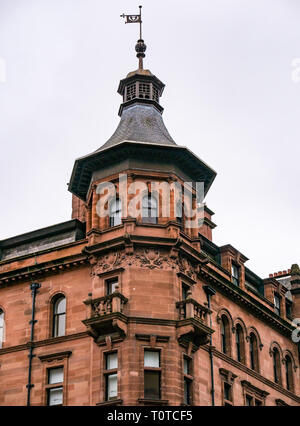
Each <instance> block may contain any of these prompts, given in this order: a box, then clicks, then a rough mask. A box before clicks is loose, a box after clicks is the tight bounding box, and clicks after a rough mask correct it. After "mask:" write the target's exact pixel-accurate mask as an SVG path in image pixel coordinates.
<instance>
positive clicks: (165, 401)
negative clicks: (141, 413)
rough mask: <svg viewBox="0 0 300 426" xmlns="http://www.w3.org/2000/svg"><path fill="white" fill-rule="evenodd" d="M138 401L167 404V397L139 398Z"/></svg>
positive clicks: (145, 403) (150, 403)
mask: <svg viewBox="0 0 300 426" xmlns="http://www.w3.org/2000/svg"><path fill="white" fill-rule="evenodd" d="M138 402H139V403H140V404H143V405H168V404H169V400H168V399H148V398H139V399H138Z"/></svg>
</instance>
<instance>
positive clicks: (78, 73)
mask: <svg viewBox="0 0 300 426" xmlns="http://www.w3.org/2000/svg"><path fill="white" fill-rule="evenodd" d="M141 3H142V4H143V6H144V8H143V21H144V34H143V35H144V39H145V42H146V44H147V46H148V49H147V52H146V54H147V55H146V60H145V66H146V68H149V69H150V70H151V71H152V72H153V73H154V74H156V75H157V76H158V78H160V79H161V80H162V81H163V82H164V83H165V84H166V89H165V92H164V94H163V97H162V100H161V103H162V105H163V106H164V108H165V111H164V114H163V116H164V121H165V124H166V126H167V128H168V130H169V132H170V134H171V136H172V137H173V138H174V140H175V141H176V142H177V143H178V144H179V145H185V146H188V147H189V148H190V149H191V150H192V151H193V152H194V153H195V154H196V155H197V156H199V157H200V158H201V159H203V160H204V161H205V162H206V163H208V164H209V165H210V166H211V167H212V168H213V169H215V170H216V171H217V172H218V175H217V178H216V180H215V182H214V184H213V185H212V187H211V189H210V192H209V194H208V196H207V198H206V201H207V204H208V206H209V207H210V208H211V209H212V210H213V211H215V213H216V214H215V216H214V217H213V220H214V221H215V222H216V223H217V225H218V227H217V228H216V229H215V230H214V241H215V242H216V243H217V244H227V243H230V244H232V245H233V246H235V247H236V248H237V249H238V250H240V251H241V252H242V253H243V254H245V255H246V256H247V257H249V258H250V260H249V261H248V262H247V266H248V267H249V268H250V269H252V270H253V271H254V272H256V273H257V274H258V275H260V276H262V277H265V276H267V275H268V274H269V273H270V272H275V271H279V270H283V269H286V268H289V267H290V265H291V264H292V263H295V262H298V263H299V262H300V249H299V247H300V244H299V241H300V235H299V207H300V197H299V189H298V188H299V175H300V171H299V170H300V168H299V158H300V156H299V154H300V152H299V151H300V148H299V145H300V144H299V139H300V128H299V113H300V82H298V83H296V82H293V80H292V78H291V74H292V66H291V63H292V60H293V59H294V58H300V25H299V21H300V2H299V0H185V1H184V2H183V1H178V0H172V1H171V0H164V1H157V0H156V1H155V0H151V1H150V0H144V1H143V2H141ZM139 4H140V3H139V2H137V1H132V0H127V1H124V0H123V1H121V0H114V1H113V2H104V1H100V0H26V1H25V0H0V59H1V58H2V59H4V61H5V63H6V82H0V141H1V154H2V155H1V157H0V195H1V201H2V202H1V210H0V219H1V228H0V239H3V238H7V237H11V236H14V235H18V234H21V233H24V232H28V231H31V230H34V229H38V228H41V227H44V226H48V225H52V224H55V223H59V222H62V221H65V220H68V219H70V215H71V195H70V194H69V193H68V191H67V182H68V181H69V178H70V175H71V171H72V167H73V163H74V160H75V158H77V157H80V156H83V155H85V154H88V153H89V152H92V151H94V150H95V149H97V148H98V147H100V146H101V145H102V144H103V143H104V142H106V140H107V139H108V138H109V137H110V136H111V134H112V133H113V131H114V130H115V128H116V126H117V124H118V121H119V117H118V115H117V112H118V107H119V104H120V102H121V98H120V96H119V95H118V94H117V93H116V90H117V87H118V83H119V80H120V79H121V78H124V77H125V76H126V74H127V73H128V72H129V71H132V70H134V69H136V67H137V59H136V58H135V52H134V45H135V42H136V40H137V38H138V25H124V21H123V20H122V19H121V18H120V14H121V13H123V12H125V13H132V14H134V13H138V5H139ZM2 62H3V61H2ZM2 62H1V61H0V65H1V63H2ZM0 71H1V70H0ZM0 77H1V72H0ZM0 80H1V79H0Z"/></svg>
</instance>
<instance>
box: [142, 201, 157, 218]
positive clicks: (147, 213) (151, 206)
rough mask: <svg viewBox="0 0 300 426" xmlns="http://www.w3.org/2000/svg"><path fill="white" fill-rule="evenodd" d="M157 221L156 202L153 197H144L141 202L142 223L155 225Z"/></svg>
mask: <svg viewBox="0 0 300 426" xmlns="http://www.w3.org/2000/svg"><path fill="white" fill-rule="evenodd" d="M157 219H158V208H157V200H156V198H155V197H154V196H153V195H145V196H144V197H143V201H142V221H143V223H157Z"/></svg>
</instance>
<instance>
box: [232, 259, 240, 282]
mask: <svg viewBox="0 0 300 426" xmlns="http://www.w3.org/2000/svg"><path fill="white" fill-rule="evenodd" d="M239 269H240V268H239V267H238V266H237V265H235V264H234V263H233V264H232V265H231V275H232V281H233V284H234V285H237V286H238V287H239V285H240V271H239Z"/></svg>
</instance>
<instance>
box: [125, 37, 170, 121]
mask: <svg viewBox="0 0 300 426" xmlns="http://www.w3.org/2000/svg"><path fill="white" fill-rule="evenodd" d="M146 48H147V46H146V45H145V43H144V40H142V39H140V40H138V41H137V44H136V46H135V50H136V52H137V55H136V56H137V57H138V59H139V68H138V69H137V70H136V71H133V72H130V73H129V74H128V75H127V77H126V78H124V79H123V80H121V81H120V84H119V88H118V93H120V95H121V96H123V103H122V105H121V106H120V110H119V115H120V116H121V115H122V112H123V109H124V108H126V107H127V106H129V105H132V104H135V103H138V104H148V105H149V104H150V105H153V106H154V107H155V108H156V109H157V110H158V111H159V112H160V113H162V111H163V108H162V106H161V105H160V104H159V100H160V97H161V95H162V92H163V90H164V87H165V85H164V84H163V83H162V82H161V81H160V80H159V79H158V78H157V77H156V76H155V75H153V74H152V73H151V71H149V70H144V68H143V58H144V57H145V51H146Z"/></svg>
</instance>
